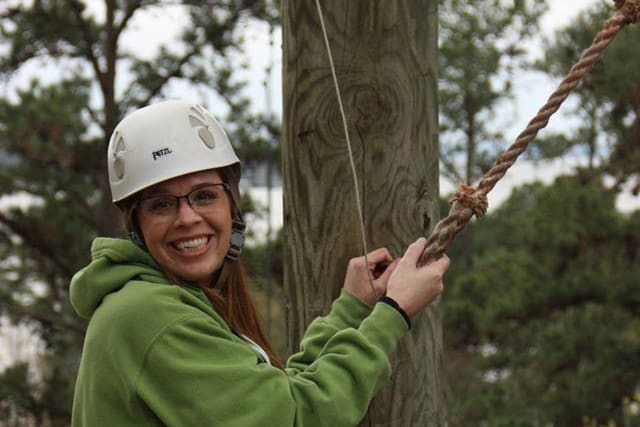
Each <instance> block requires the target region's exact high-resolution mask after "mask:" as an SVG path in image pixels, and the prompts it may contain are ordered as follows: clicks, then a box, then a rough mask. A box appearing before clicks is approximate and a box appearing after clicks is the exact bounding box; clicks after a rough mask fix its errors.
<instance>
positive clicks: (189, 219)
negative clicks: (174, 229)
mask: <svg viewBox="0 0 640 427" xmlns="http://www.w3.org/2000/svg"><path fill="white" fill-rule="evenodd" d="M200 221H202V217H201V216H200V214H198V212H196V211H195V210H194V209H193V208H192V207H191V204H190V203H189V200H188V199H187V198H186V197H184V198H183V197H181V198H179V199H178V213H177V214H176V224H178V225H192V224H197V223H198V222H200Z"/></svg>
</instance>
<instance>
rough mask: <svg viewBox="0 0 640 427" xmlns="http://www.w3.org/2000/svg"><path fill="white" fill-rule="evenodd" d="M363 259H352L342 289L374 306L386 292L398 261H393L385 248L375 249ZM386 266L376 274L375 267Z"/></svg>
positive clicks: (362, 257)
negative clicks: (370, 279)
mask: <svg viewBox="0 0 640 427" xmlns="http://www.w3.org/2000/svg"><path fill="white" fill-rule="evenodd" d="M367 261H369V264H368V265H367V262H366V261H365V257H364V256H361V257H358V258H352V259H351V260H350V261H349V265H348V267H347V274H346V276H345V278H344V289H345V290H346V291H348V292H349V293H351V294H352V295H354V296H356V297H357V298H358V299H359V300H361V301H362V302H364V303H366V304H369V305H371V306H372V305H374V304H375V303H376V302H377V301H378V298H380V297H381V296H382V295H384V293H385V292H386V290H387V284H388V282H389V277H391V273H393V270H394V269H395V268H396V266H397V265H398V262H399V260H395V261H394V260H393V257H392V256H391V253H389V251H388V250H387V249H386V248H380V249H376V250H374V251H372V252H370V253H368V254H367ZM385 264H388V265H387V267H386V268H385V269H384V271H382V272H381V273H377V269H376V266H379V265H385ZM369 272H371V277H373V287H374V289H375V293H376V294H375V295H374V294H373V292H372V290H371V283H370V281H369Z"/></svg>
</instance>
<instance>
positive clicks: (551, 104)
mask: <svg viewBox="0 0 640 427" xmlns="http://www.w3.org/2000/svg"><path fill="white" fill-rule="evenodd" d="M616 8H617V9H618V10H617V12H616V13H615V14H614V15H613V16H612V17H611V18H609V19H608V20H607V21H606V22H605V24H604V27H603V29H602V30H601V31H600V32H599V33H598V34H597V35H596V37H595V39H594V40H593V42H592V44H591V46H590V47H589V48H588V49H587V50H585V51H584V52H583V54H582V56H581V57H580V59H579V61H578V62H577V63H576V64H575V65H574V66H573V67H572V68H571V70H570V71H569V73H568V74H567V76H566V77H565V78H564V80H562V82H561V83H560V85H559V86H558V88H557V89H556V90H555V91H554V92H553V93H552V94H551V96H549V99H548V100H547V102H546V103H545V104H544V105H543V106H542V108H540V110H539V111H538V113H537V114H536V115H535V117H534V118H533V119H531V121H530V122H529V124H528V125H527V127H526V128H525V129H524V130H523V131H522V132H521V133H520V135H518V137H517V138H516V141H515V142H514V143H513V144H512V145H511V146H510V147H509V148H508V149H507V150H506V151H505V152H504V153H502V154H501V155H500V156H499V157H498V159H497V160H496V162H495V164H494V166H493V167H492V168H491V169H490V170H489V171H488V172H487V173H486V174H485V175H484V176H483V177H482V178H481V179H480V181H479V182H478V185H477V187H476V188H473V187H471V186H468V185H466V184H462V185H461V186H460V191H458V193H456V194H455V195H454V197H453V198H452V200H451V208H450V210H449V214H448V215H447V217H445V218H443V219H442V220H440V221H439V222H438V223H437V224H436V226H435V227H434V230H433V232H432V233H431V236H430V237H429V238H428V239H427V248H426V249H425V251H424V253H423V254H422V256H421V258H420V261H419V262H418V264H419V265H425V264H428V263H429V262H431V261H434V260H436V259H438V258H440V257H441V256H442V254H444V252H445V251H446V249H447V248H448V247H449V246H450V245H451V243H452V242H453V240H454V238H455V236H456V235H457V234H458V233H459V232H460V231H461V230H462V229H463V228H464V226H465V225H466V224H467V223H468V222H469V221H470V220H471V217H472V216H474V215H475V216H476V217H478V218H479V217H481V216H482V215H484V213H486V206H487V199H486V196H487V194H488V193H489V192H490V191H491V190H492V189H493V187H494V186H495V185H496V183H497V182H498V181H499V180H500V179H501V178H502V177H503V176H504V175H505V173H506V172H507V170H508V169H509V168H510V167H511V166H512V165H513V164H514V163H515V161H516V160H517V158H518V156H519V155H520V154H522V153H523V152H524V151H525V150H526V149H527V147H528V146H529V143H530V142H531V141H533V139H534V138H535V137H536V136H537V134H538V132H539V131H540V129H543V128H544V127H546V126H547V124H548V123H549V119H550V118H551V116H552V115H553V114H554V113H555V112H556V111H557V110H558V108H560V105H562V103H563V102H564V101H565V100H566V99H567V97H568V96H569V94H570V93H571V92H572V91H573V90H574V89H575V87H576V86H577V85H578V84H579V83H580V81H581V80H582V78H583V77H584V75H585V74H586V73H587V72H589V71H590V70H591V68H592V67H593V65H594V64H595V63H596V62H597V61H598V60H599V59H600V57H601V56H602V54H603V53H604V51H605V49H606V48H607V47H608V46H609V44H611V42H612V41H613V39H614V38H615V37H616V35H618V33H619V32H620V30H622V28H623V27H624V26H625V25H627V24H631V23H637V22H639V21H640V0H616Z"/></svg>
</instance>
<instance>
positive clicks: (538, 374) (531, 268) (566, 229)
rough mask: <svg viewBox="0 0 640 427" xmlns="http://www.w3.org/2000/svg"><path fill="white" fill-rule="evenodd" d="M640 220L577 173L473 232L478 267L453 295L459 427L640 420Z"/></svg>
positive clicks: (515, 197) (462, 275)
mask: <svg viewBox="0 0 640 427" xmlns="http://www.w3.org/2000/svg"><path fill="white" fill-rule="evenodd" d="M585 212H589V214H588V215H585V214H584V213H585ZM639 221H640V212H636V213H634V214H632V215H630V216H626V215H623V214H621V213H619V212H618V211H617V210H616V209H615V204H614V197H613V195H612V194H611V193H610V192H609V191H608V190H607V189H606V188H605V187H604V186H603V185H601V184H599V183H590V184H584V182H582V181H580V180H579V179H578V178H576V177H570V176H567V177H561V178H558V179H557V180H556V182H555V183H554V184H553V185H551V186H548V187H547V186H543V185H542V184H531V185H527V186H525V187H523V188H521V189H519V190H517V191H515V192H514V193H513V194H512V196H511V197H510V199H509V200H508V201H507V202H505V204H504V205H502V206H501V207H500V208H499V209H498V210H496V211H495V213H493V214H491V215H489V216H488V217H487V218H485V219H483V220H482V222H480V223H477V224H475V225H473V226H472V232H473V233H474V236H475V239H476V243H477V247H478V250H477V251H476V252H475V253H474V258H475V261H474V268H473V269H472V270H470V271H463V270H461V269H460V268H457V267H456V266H455V264H454V266H453V267H454V268H453V269H452V271H451V272H450V274H449V276H448V286H447V298H445V299H443V313H444V321H445V327H444V328H445V330H446V331H447V334H445V337H446V341H447V348H448V349H451V348H452V349H456V350H457V351H456V354H458V355H459V357H458V359H453V360H450V359H448V363H449V364H450V368H451V369H449V372H451V373H452V375H454V376H453V377H452V381H451V384H452V387H453V390H452V391H453V393H452V394H453V399H452V401H451V414H452V416H453V418H452V420H451V421H452V423H453V425H467V420H470V419H473V420H475V421H477V422H478V424H481V423H482V422H486V423H488V425H505V426H506V425H558V426H564V425H587V421H585V420H592V421H593V422H595V423H597V425H604V424H606V423H608V422H609V421H610V420H611V422H612V423H613V424H612V425H618V426H627V425H638V423H639V422H640V418H638V417H635V418H630V415H629V414H627V415H625V408H626V407H627V406H628V402H629V399H630V398H632V397H633V396H634V394H635V393H637V389H638V387H639V386H640V364H639V363H638V362H639V361H640V333H639V331H640V320H639V319H638V317H637V313H638V312H639V310H640V286H639V283H638V277H640V262H639V261H640V259H639V258H640V251H639V250H638V248H639V247H640V246H639V245H638V243H639V242H640V227H639V225H640V223H639ZM457 250H460V249H459V248H458V249H457ZM452 256H453V257H455V250H454V253H453V254H452ZM447 354H450V353H449V352H448V353H447ZM461 354H464V355H465V356H466V357H464V358H463V357H460V355H461ZM633 420H635V424H629V423H630V422H632V421H633ZM589 425H590V424H589ZM594 425H595V424H594Z"/></svg>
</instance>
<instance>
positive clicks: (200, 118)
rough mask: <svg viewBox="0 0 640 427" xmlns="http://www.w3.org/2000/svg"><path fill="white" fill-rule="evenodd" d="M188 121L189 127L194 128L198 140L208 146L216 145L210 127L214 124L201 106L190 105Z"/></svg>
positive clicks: (213, 146)
mask: <svg viewBox="0 0 640 427" xmlns="http://www.w3.org/2000/svg"><path fill="white" fill-rule="evenodd" d="M189 123H191V127H192V128H194V129H195V130H196V133H197V134H198V137H199V138H200V141H202V143H203V144H204V145H206V146H207V147H209V148H215V147H216V141H215V138H214V137H213V133H211V128H213V126H214V124H213V123H212V120H211V118H210V117H209V115H208V114H207V112H206V111H205V110H204V108H202V107H201V106H199V105H197V106H195V107H191V113H190V114H189Z"/></svg>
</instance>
